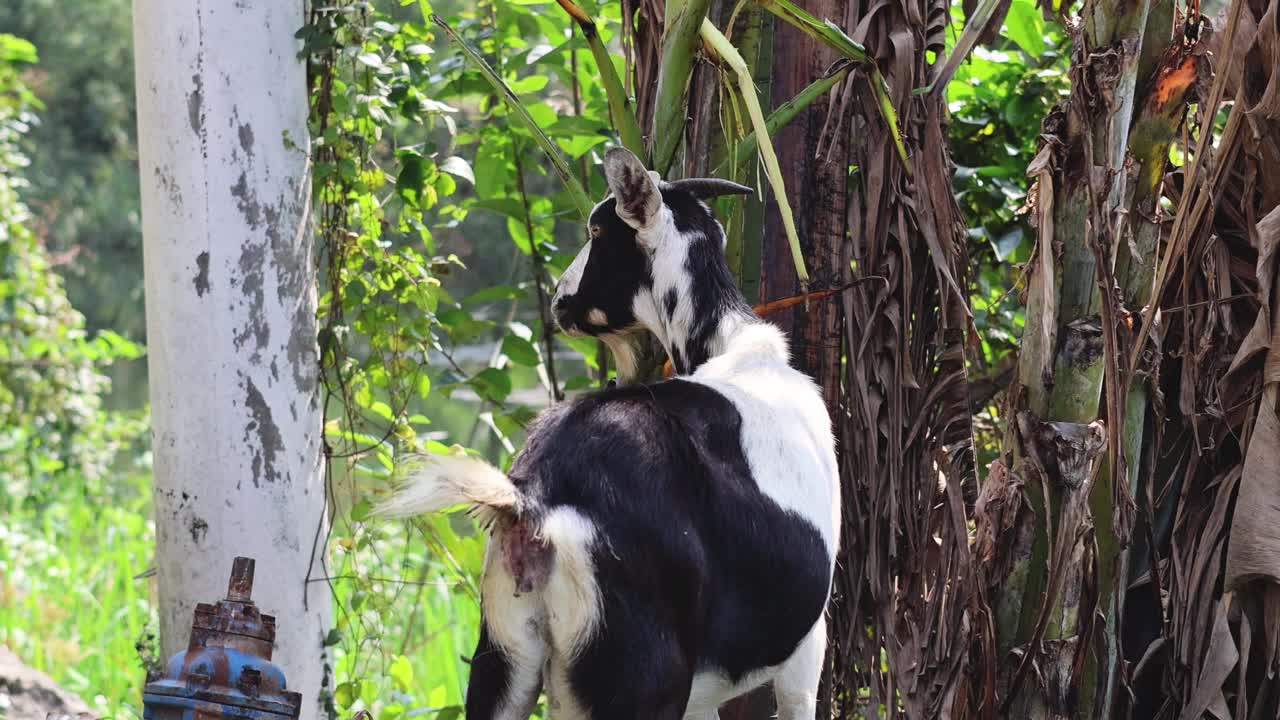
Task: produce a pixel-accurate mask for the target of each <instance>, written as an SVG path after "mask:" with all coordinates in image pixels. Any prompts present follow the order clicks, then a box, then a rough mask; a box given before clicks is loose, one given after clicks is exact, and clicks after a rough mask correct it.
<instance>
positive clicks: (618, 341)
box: [600, 335, 638, 385]
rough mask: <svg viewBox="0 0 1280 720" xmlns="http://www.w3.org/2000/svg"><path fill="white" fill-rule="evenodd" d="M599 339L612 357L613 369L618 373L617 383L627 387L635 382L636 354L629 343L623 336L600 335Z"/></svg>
mask: <svg viewBox="0 0 1280 720" xmlns="http://www.w3.org/2000/svg"><path fill="white" fill-rule="evenodd" d="M600 339H601V340H603V341H604V344H605V345H607V346H608V347H609V354H610V355H612V356H613V364H614V369H615V370H617V371H618V382H619V383H622V384H623V385H629V384H631V383H633V382H635V380H636V366H637V363H638V361H637V359H636V352H635V348H633V347H631V341H630V340H629V339H628V338H627V337H626V336H623V335H601V336H600Z"/></svg>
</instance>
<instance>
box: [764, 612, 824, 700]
mask: <svg viewBox="0 0 1280 720" xmlns="http://www.w3.org/2000/svg"><path fill="white" fill-rule="evenodd" d="M826 652H827V620H826V618H825V617H821V618H818V621H817V622H816V623H814V624H813V627H812V628H811V629H810V630H809V634H808V635H805V638H804V640H801V641H800V644H799V645H798V646H797V647H796V649H795V652H793V653H791V657H789V658H787V660H786V662H784V663H783V664H782V667H781V668H780V669H779V670H778V674H777V675H776V676H775V677H774V679H773V691H774V694H775V695H776V696H777V700H778V720H811V719H812V718H813V717H814V715H815V714H816V712H817V708H818V681H819V679H820V678H821V675H822V661H823V659H824V657H825V655H826Z"/></svg>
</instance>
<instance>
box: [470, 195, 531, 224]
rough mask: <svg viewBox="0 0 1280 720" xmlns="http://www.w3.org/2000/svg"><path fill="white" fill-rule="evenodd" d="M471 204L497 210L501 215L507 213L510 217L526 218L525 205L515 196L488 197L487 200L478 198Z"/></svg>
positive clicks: (492, 210) (482, 208)
mask: <svg viewBox="0 0 1280 720" xmlns="http://www.w3.org/2000/svg"><path fill="white" fill-rule="evenodd" d="M471 206H472V207H475V208H480V209H481V210H489V211H491V212H496V213H498V214H500V215H506V216H507V217H509V218H515V219H517V220H521V221H523V220H524V206H523V205H521V204H520V201H519V200H517V199H515V198H509V197H500V198H487V199H485V200H476V201H475V202H473V203H471Z"/></svg>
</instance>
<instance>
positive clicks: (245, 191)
mask: <svg viewBox="0 0 1280 720" xmlns="http://www.w3.org/2000/svg"><path fill="white" fill-rule="evenodd" d="M303 22H304V15H303V3H302V2H301V0H290V1H288V2H257V3H226V2H213V1H212V0H179V1H175V0H138V1H137V2H135V5H134V42H135V47H136V68H137V70H136V72H137V87H138V137H139V140H140V146H141V147H140V155H141V166H142V178H143V182H142V209H143V235H144V259H145V275H146V303H147V308H146V310H147V337H148V341H149V343H148V344H149V360H150V380H151V408H152V421H153V423H154V443H153V445H154V461H155V521H156V535H157V546H158V547H157V550H156V565H157V567H158V570H159V594H160V634H161V642H162V646H163V651H164V653H165V654H166V655H168V654H171V653H174V652H177V651H178V650H180V649H183V648H185V646H186V643H187V629H188V628H189V627H190V625H191V620H192V611H193V608H194V606H195V604H196V603H197V602H210V601H213V600H216V599H219V598H221V597H223V596H224V594H225V593H226V587H227V586H226V582H227V577H228V573H229V571H230V568H231V561H232V558H233V557H234V556H236V555H246V556H249V557H253V558H256V560H257V568H258V582H257V585H256V587H255V595H256V596H255V598H254V599H255V601H256V602H257V603H258V605H259V606H260V607H261V608H262V610H263V612H265V613H269V614H272V615H275V616H276V618H277V620H278V634H277V636H276V637H277V646H276V653H275V658H274V660H275V662H277V663H279V664H280V665H281V667H282V668H283V669H284V671H285V674H286V677H287V679H288V685H289V688H290V689H292V690H297V691H300V692H301V693H302V694H303V698H304V704H303V708H304V710H303V714H302V716H303V717H304V718H314V717H316V716H317V715H318V713H319V708H320V704H319V700H320V697H319V696H320V692H321V690H322V686H323V678H324V676H325V673H326V660H325V658H324V651H323V649H322V640H323V638H324V635H325V632H326V630H327V628H328V626H329V611H330V597H329V589H328V587H327V586H326V585H325V583H323V582H314V579H315V578H318V577H322V576H323V572H322V571H321V565H322V557H323V553H324V546H323V538H324V523H325V489H324V483H323V474H322V465H321V459H320V458H321V454H320V430H321V418H320V408H319V404H318V399H319V395H318V392H317V389H318V386H317V359H316V334H315V310H316V285H315V275H314V271H313V261H312V251H313V239H312V233H311V229H310V226H309V212H310V181H309V166H308V156H307V148H306V143H307V138H308V137H309V134H308V130H307V95H306V80H305V76H304V67H303V64H302V62H301V61H299V60H298V57H297V51H298V43H297V41H296V40H295V39H294V32H295V31H296V30H297V29H298V28H299V27H301V26H302V24H303ZM308 578H311V579H312V580H313V582H312V583H311V584H308V583H307V579H308Z"/></svg>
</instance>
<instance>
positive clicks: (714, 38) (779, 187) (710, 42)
mask: <svg viewBox="0 0 1280 720" xmlns="http://www.w3.org/2000/svg"><path fill="white" fill-rule="evenodd" d="M701 33H702V40H703V42H704V43H706V45H707V47H708V48H710V49H711V51H712V52H714V53H715V54H716V55H717V56H718V57H719V58H720V60H721V61H723V62H724V63H725V64H727V65H728V66H729V68H730V69H731V70H733V73H734V75H736V76H737V78H738V89H739V91H740V92H741V93H742V101H743V103H744V104H745V105H746V106H747V115H748V116H750V118H751V125H752V127H754V128H755V136H756V138H758V142H759V145H760V158H761V159H762V160H763V161H764V168H765V174H766V175H768V177H769V186H770V187H771V188H772V189H773V195H774V198H775V199H776V200H777V201H778V212H779V214H780V215H782V226H783V228H784V229H785V230H786V233H787V242H788V244H789V245H790V246H791V260H792V262H794V263H795V266H796V275H798V276H799V277H800V282H801V283H807V282H809V271H808V270H807V269H805V266H804V252H803V251H802V250H801V249H800V235H799V233H797V232H796V221H795V218H794V217H792V215H791V203H789V202H787V188H786V185H785V184H784V183H783V181H782V169H781V168H780V167H779V166H778V156H777V154H776V153H774V151H773V141H771V140H770V139H769V128H768V126H767V125H766V123H765V119H764V111H763V110H761V109H760V98H759V97H757V96H756V91H755V86H754V85H753V84H752V77H751V68H749V67H747V62H746V60H743V59H742V55H740V54H739V53H738V49H737V48H735V47H734V46H733V44H732V43H730V42H729V39H728V38H726V37H725V36H724V35H723V34H722V33H721V32H720V31H719V30H718V29H716V26H715V25H713V24H712V23H711V21H710V20H705V19H704V20H703V21H702V31H701Z"/></svg>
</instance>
